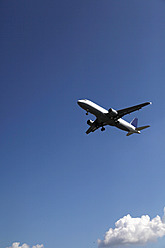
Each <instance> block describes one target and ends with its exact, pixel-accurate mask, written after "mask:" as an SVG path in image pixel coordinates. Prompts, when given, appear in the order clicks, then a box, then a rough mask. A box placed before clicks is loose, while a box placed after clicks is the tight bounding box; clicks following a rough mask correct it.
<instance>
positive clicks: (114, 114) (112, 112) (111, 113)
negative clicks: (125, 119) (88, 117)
mask: <svg viewBox="0 0 165 248" xmlns="http://www.w3.org/2000/svg"><path fill="white" fill-rule="evenodd" d="M108 112H109V114H110V115H111V116H116V115H117V114H118V112H117V111H116V110H115V109H113V108H110V109H109V110H108Z"/></svg>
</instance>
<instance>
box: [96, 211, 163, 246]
mask: <svg viewBox="0 0 165 248" xmlns="http://www.w3.org/2000/svg"><path fill="white" fill-rule="evenodd" d="M115 226H116V228H115V229H112V228H110V229H109V230H108V231H107V232H106V234H105V237H104V240H100V239H98V246H99V247H115V246H119V247H123V246H125V245H144V244H146V243H148V242H154V241H156V240H157V238H160V237H163V236H165V208H164V216H163V218H162V220H161V218H160V216H158V215H157V216H156V217H155V218H153V219H152V220H151V219H150V217H149V216H148V215H143V216H141V218H132V217H131V216H130V215H129V214H128V215H127V216H124V217H123V218H121V219H119V220H118V221H117V222H116V223H115Z"/></svg>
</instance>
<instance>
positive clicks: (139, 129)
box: [136, 125, 150, 131]
mask: <svg viewBox="0 0 165 248" xmlns="http://www.w3.org/2000/svg"><path fill="white" fill-rule="evenodd" d="M148 127H150V126H149V125H147V126H143V127H137V128H136V130H137V131H141V130H143V129H145V128H148Z"/></svg>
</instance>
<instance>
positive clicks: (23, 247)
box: [7, 242, 44, 248]
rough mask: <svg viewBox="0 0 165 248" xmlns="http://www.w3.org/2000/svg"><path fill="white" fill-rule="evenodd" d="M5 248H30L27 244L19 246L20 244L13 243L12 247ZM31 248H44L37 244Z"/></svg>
mask: <svg viewBox="0 0 165 248" xmlns="http://www.w3.org/2000/svg"><path fill="white" fill-rule="evenodd" d="M7 248H30V246H29V245H27V244H23V245H21V246H20V242H14V243H13V244H12V246H10V247H7ZM32 248H44V246H43V245H42V244H41V245H38V244H37V245H33V246H32Z"/></svg>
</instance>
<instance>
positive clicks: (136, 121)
mask: <svg viewBox="0 0 165 248" xmlns="http://www.w3.org/2000/svg"><path fill="white" fill-rule="evenodd" d="M130 124H131V125H133V126H134V127H136V128H137V125H138V118H134V119H133V120H132V121H131V122H130Z"/></svg>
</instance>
